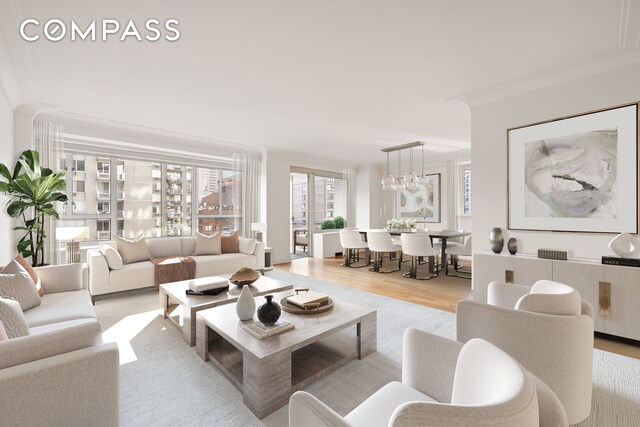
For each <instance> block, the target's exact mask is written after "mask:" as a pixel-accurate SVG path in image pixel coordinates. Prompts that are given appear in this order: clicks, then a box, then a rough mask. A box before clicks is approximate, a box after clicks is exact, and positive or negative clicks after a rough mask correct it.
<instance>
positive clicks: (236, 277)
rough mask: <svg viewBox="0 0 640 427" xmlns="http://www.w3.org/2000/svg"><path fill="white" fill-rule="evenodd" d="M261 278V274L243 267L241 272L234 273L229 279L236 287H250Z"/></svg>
mask: <svg viewBox="0 0 640 427" xmlns="http://www.w3.org/2000/svg"><path fill="white" fill-rule="evenodd" d="M259 278H260V272H258V271H255V270H252V269H250V268H247V267H242V268H241V269H240V270H238V271H236V272H235V273H233V276H231V278H230V279H229V281H231V283H233V284H234V285H236V286H244V285H250V284H252V283H253V282H255V281H256V280H258V279H259Z"/></svg>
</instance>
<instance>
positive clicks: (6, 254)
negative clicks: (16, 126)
mask: <svg viewBox="0 0 640 427" xmlns="http://www.w3.org/2000/svg"><path fill="white" fill-rule="evenodd" d="M0 147H2V149H0V163H3V164H5V165H6V166H7V167H9V170H12V168H13V164H14V162H15V156H14V145H13V109H12V108H11V106H10V105H9V102H8V101H7V98H6V96H5V95H4V92H2V90H0ZM6 201H7V197H6V196H4V195H1V196H0V207H1V208H0V236H4V237H3V238H2V239H0V266H4V265H6V264H7V263H8V262H9V261H10V260H11V258H13V257H14V256H15V245H14V243H13V231H11V229H12V228H13V226H12V220H11V218H10V217H9V215H7V210H6V207H5V203H6Z"/></svg>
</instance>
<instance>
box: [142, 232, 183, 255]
mask: <svg viewBox="0 0 640 427" xmlns="http://www.w3.org/2000/svg"><path fill="white" fill-rule="evenodd" d="M181 240H182V238H180V237H158V238H154V239H147V247H148V248H149V253H150V254H151V256H152V257H153V258H166V257H171V256H180V255H182V244H181Z"/></svg>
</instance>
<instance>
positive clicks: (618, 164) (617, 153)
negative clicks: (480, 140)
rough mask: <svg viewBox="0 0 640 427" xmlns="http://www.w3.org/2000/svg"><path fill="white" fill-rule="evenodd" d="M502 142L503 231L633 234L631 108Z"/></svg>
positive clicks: (512, 134)
mask: <svg viewBox="0 0 640 427" xmlns="http://www.w3.org/2000/svg"><path fill="white" fill-rule="evenodd" d="M507 136H508V142H507V150H508V153H507V157H508V214H509V217H508V227H509V228H510V229H514V230H547V231H576V232H595V233H622V232H629V233H637V232H638V104H631V105H625V106H622V107H615V108H610V109H606V110H601V111H596V112H593V113H585V114H580V115H576V116H572V117H567V118H562V119H556V120H552V121H548V122H543V123H536V124H533V125H529V126H523V127H519V128H514V129H509V130H508V131H507Z"/></svg>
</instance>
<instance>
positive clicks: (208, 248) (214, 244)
mask: <svg viewBox="0 0 640 427" xmlns="http://www.w3.org/2000/svg"><path fill="white" fill-rule="evenodd" d="M220 236H221V235H220V233H213V234H212V235H211V236H207V235H204V234H201V233H198V232H196V250H195V251H194V252H193V254H194V255H220V254H221V253H222V247H221V240H220Z"/></svg>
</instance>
